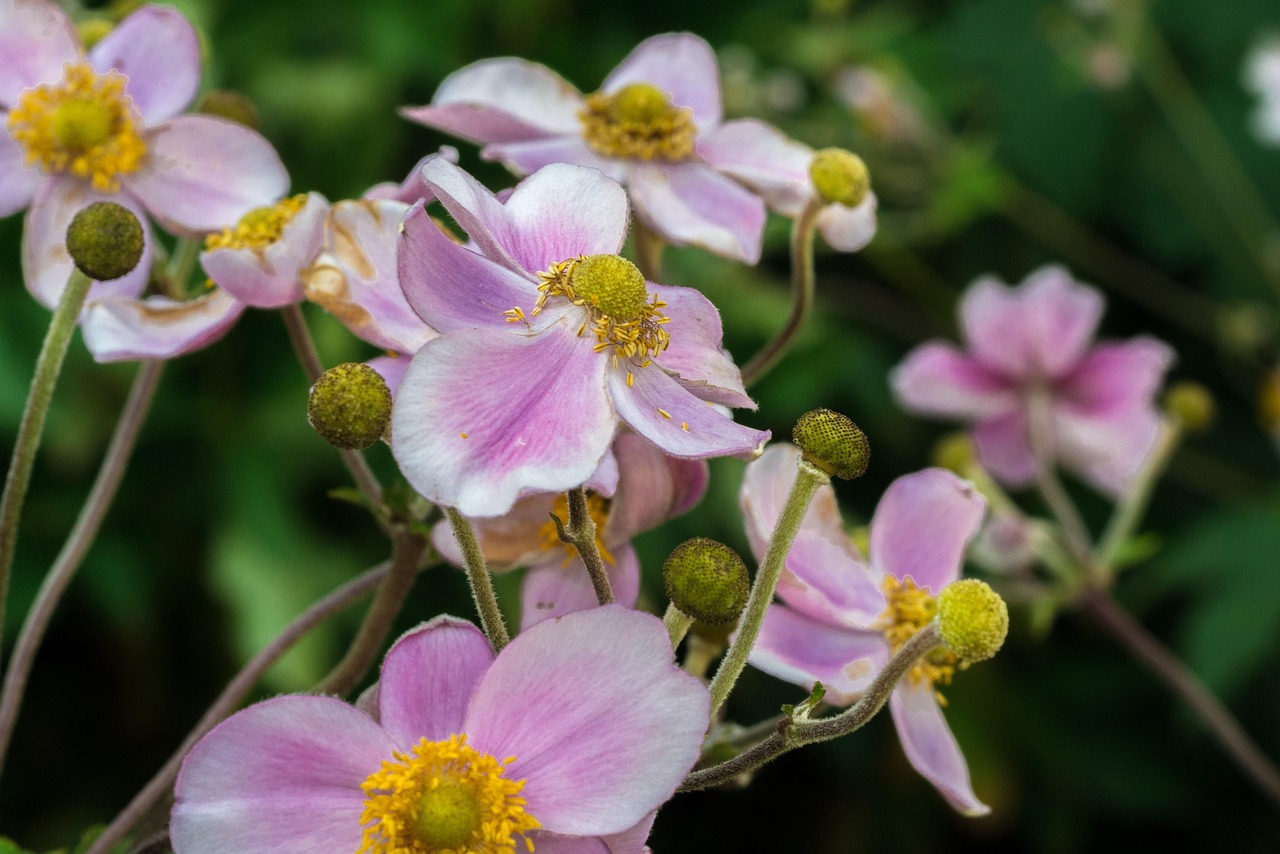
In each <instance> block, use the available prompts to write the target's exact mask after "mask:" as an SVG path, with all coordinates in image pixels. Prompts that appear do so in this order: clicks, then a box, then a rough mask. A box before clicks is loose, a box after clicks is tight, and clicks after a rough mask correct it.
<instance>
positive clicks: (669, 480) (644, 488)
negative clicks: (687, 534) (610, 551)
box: [604, 431, 709, 544]
mask: <svg viewBox="0 0 1280 854" xmlns="http://www.w3.org/2000/svg"><path fill="white" fill-rule="evenodd" d="M613 450H614V453H615V454H616V456H617V458H618V490H617V492H615V493H614V495H613V501H612V502H611V503H610V505H609V518H608V519H607V520H606V522H605V529H604V541H605V543H606V544H611V543H616V542H622V541H625V540H630V539H631V538H632V537H634V536H635V535H636V534H640V533H643V532H644V531H648V530H650V529H651V528H656V527H657V526H658V525H660V524H662V523H663V522H665V521H666V520H668V519H670V518H672V517H675V516H679V515H681V514H682V513H686V512H688V511H689V510H690V509H692V508H693V506H694V505H695V504H697V503H698V502H699V501H701V500H702V496H703V494H704V493H705V492H706V491H707V480H708V477H709V475H708V472H707V464H706V463H705V462H703V461H702V460H686V459H681V458H680V457H672V456H669V455H667V454H665V453H663V452H662V450H661V449H659V448H658V447H657V446H656V445H654V444H653V443H652V442H650V441H649V440H648V439H646V438H644V437H643V436H637V435H636V434H634V433H629V432H625V431H624V432H622V433H619V434H618V437H617V438H616V439H614V440H613Z"/></svg>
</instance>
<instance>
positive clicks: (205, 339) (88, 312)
mask: <svg viewBox="0 0 1280 854" xmlns="http://www.w3.org/2000/svg"><path fill="white" fill-rule="evenodd" d="M244 309H245V305H244V303H242V302H240V301H239V300H238V299H236V298H235V297H233V296H231V295H230V294H228V293H226V292H225V291H221V290H214V291H212V292H210V293H208V294H205V295H204V296H202V297H198V298H196V299H193V300H185V301H180V300H172V299H169V298H168V297H147V298H146V299H145V300H140V299H129V298H126V297H114V298H107V299H101V300H95V301H94V302H91V303H89V304H88V305H86V306H85V310H84V316H83V317H81V319H80V329H81V332H83V334H84V343H85V346H86V347H88V348H89V352H90V353H92V354H93V358H94V359H95V360H97V361H99V362H121V361H128V360H131V359H172V358H173V357H175V356H181V355H183V354H184V353H190V352H192V351H193V350H199V349H200V348H201V347H207V346H209V345H210V344H212V343H214V342H215V341H217V340H218V339H220V338H221V337H222V336H223V335H226V334H227V332H228V331H229V330H230V329H231V327H232V326H234V325H235V322H236V320H237V319H239V317H240V315H241V313H242V312H243V311H244Z"/></svg>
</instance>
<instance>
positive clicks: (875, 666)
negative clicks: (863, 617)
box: [749, 604, 889, 706]
mask: <svg viewBox="0 0 1280 854" xmlns="http://www.w3.org/2000/svg"><path fill="white" fill-rule="evenodd" d="M888 658H889V653H888V648H887V647H886V646H885V642H884V635H882V634H880V633H879V632H870V631H860V630H857V629H850V628H846V627H844V626H833V625H831V624H830V623H825V622H822V621H820V620H815V619H813V618H812V617H808V616H805V615H804V614H801V613H800V612H799V611H795V610H793V609H791V608H788V607H786V606H784V605H777V604H774V605H770V606H769V610H768V611H766V612H765V616H764V623H763V624H762V625H761V626H760V635H759V637H757V638H756V645H755V646H754V647H752V649H751V657H750V659H749V660H750V662H751V665H752V666H753V667H755V668H757V669H759V670H763V671H764V672H765V673H768V674H769V675H770V676H775V677H777V678H778V679H782V680H783V681H786V682H790V683H792V684H794V685H800V686H802V687H804V688H807V689H812V688H813V684H814V683H815V682H821V683H822V687H823V688H825V689H826V691H827V694H826V699H827V702H829V703H834V704H835V705H838V706H847V705H848V704H850V703H852V702H854V701H855V700H857V699H858V697H859V696H860V695H861V694H862V692H863V691H865V690H866V689H867V686H868V685H870V684H871V679H872V677H873V676H874V675H875V674H876V672H878V671H879V670H880V669H881V668H883V667H884V663H885V662H886V661H887V660H888Z"/></svg>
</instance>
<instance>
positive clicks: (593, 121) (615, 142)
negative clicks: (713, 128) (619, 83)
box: [578, 83, 698, 161]
mask: <svg viewBox="0 0 1280 854" xmlns="http://www.w3.org/2000/svg"><path fill="white" fill-rule="evenodd" d="M578 118H579V119H580V120H581V121H582V136H583V139H584V140H585V141H586V143H587V145H588V146H590V147H591V148H592V149H593V150H595V151H596V152H598V153H600V154H603V155H605V156H607V157H632V158H636V159H638V160H666V161H679V160H687V159H689V158H690V157H692V156H693V147H694V143H695V141H696V140H697V136H698V129H697V127H696V126H695V125H694V123H693V111H692V110H690V109H689V108H688V107H675V106H672V104H671V101H670V99H668V98H667V95H666V93H665V92H663V91H662V90H661V89H659V88H658V87H657V86H654V85H653V84H652V83H632V84H630V85H628V86H624V87H622V88H621V89H619V90H618V91H617V92H614V93H613V94H612V95H605V94H604V93H602V92H596V93H595V94H593V95H588V96H587V103H586V106H585V107H584V108H583V109H582V110H581V111H580V112H579V113H578Z"/></svg>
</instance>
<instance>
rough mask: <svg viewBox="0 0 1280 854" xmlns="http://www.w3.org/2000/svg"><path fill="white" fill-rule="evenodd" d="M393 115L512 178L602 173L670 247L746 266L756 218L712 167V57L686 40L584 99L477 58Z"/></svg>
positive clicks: (641, 58) (651, 47)
mask: <svg viewBox="0 0 1280 854" xmlns="http://www.w3.org/2000/svg"><path fill="white" fill-rule="evenodd" d="M401 112H402V114H403V115H404V116H405V117H406V118H409V119H412V120H413V121H416V122H421V123H422V124H425V125H427V126H428V127H434V128H439V129H440V130H443V131H446V132H448V133H452V134H456V135H458V136H460V137H463V138H464V139H468V140H471V141H473V142H477V143H480V144H481V145H483V146H484V148H483V150H482V151H481V155H482V156H483V157H485V158H486V159H489V160H500V161H502V162H503V163H504V164H506V165H507V167H508V168H510V169H511V170H512V171H513V172H515V173H516V174H517V175H528V174H530V173H532V172H536V171H537V170H538V169H540V168H542V167H543V166H546V165H548V164H550V163H576V164H578V165H580V166H591V167H593V168H595V169H599V170H600V171H601V172H604V173H605V174H606V175H608V176H609V177H611V178H613V179H614V180H616V181H619V182H620V183H622V184H625V185H626V187H627V189H628V192H629V193H630V196H631V202H632V204H633V205H635V208H636V214H637V216H639V217H640V219H641V221H643V222H644V224H645V225H646V226H648V227H649V228H650V229H652V230H654V231H656V232H657V233H658V234H660V235H662V236H663V237H664V238H666V239H667V240H669V241H671V242H672V243H677V244H691V245H694V246H700V247H702V248H704V249H707V250H710V251H711V252H715V253H718V254H720V255H725V256H728V257H730V258H736V259H740V260H743V261H747V262H749V263H752V264H754V263H755V262H756V261H758V260H759V259H760V235H761V231H762V230H763V228H764V221H765V209H764V205H763V204H762V203H761V201H760V199H758V198H756V197H755V196H754V195H752V194H751V193H750V192H748V191H747V190H746V189H743V188H742V187H741V186H739V185H738V184H737V183H736V182H735V181H734V180H731V178H732V176H730V177H726V174H729V173H727V172H726V170H725V169H723V168H722V167H721V163H720V157H721V155H722V153H726V152H727V153H729V154H732V153H733V152H732V150H727V149H726V147H725V146H723V145H720V144H719V142H718V140H719V136H720V134H721V133H723V132H725V131H726V130H727V129H728V128H730V127H731V126H732V124H733V123H730V124H728V125H722V124H721V122H722V115H723V111H722V108H721V103H720V76H719V71H718V69H717V67H716V58H715V53H714V52H713V51H712V50H711V46H710V45H708V44H707V43H706V42H705V41H703V40H702V39H700V38H698V37H697V36H695V35H692V34H691V33H669V34H666V35H660V36H653V37H652V38H649V39H646V40H645V41H643V42H641V43H640V44H639V45H638V46H637V47H636V48H635V50H633V51H632V52H631V54H630V55H629V56H627V58H626V59H624V60H623V61H622V64H620V65H619V66H618V67H617V68H615V69H614V70H613V71H612V72H611V73H610V74H609V76H608V77H606V78H605V80H604V83H602V84H601V86H600V91H599V92H597V93H595V94H592V95H587V96H583V95H582V94H581V93H580V92H578V90H577V89H575V88H574V87H573V86H572V85H571V84H570V83H568V82H567V81H565V80H564V78H562V77H560V76H559V75H558V74H556V73H555V72H554V71H552V70H551V69H549V68H546V67H545V66H542V65H538V64H536V63H532V62H528V61H526V60H523V59H515V58H510V57H508V58H500V59H486V60H482V61H480V62H476V63H473V64H472V65H468V66H467V67H466V68H463V69H460V70H458V71H455V72H454V73H453V74H451V75H449V76H448V77H447V78H445V80H444V82H443V83H441V84H440V88H439V89H438V90H436V94H435V97H434V98H433V99H432V101H431V103H430V104H429V105H427V106H424V107H406V108H404V109H403V110H401Z"/></svg>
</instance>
